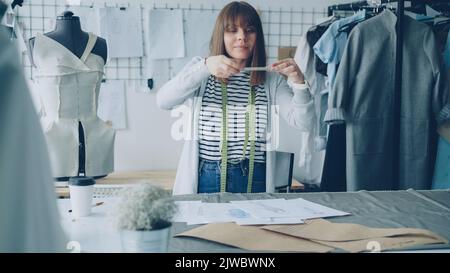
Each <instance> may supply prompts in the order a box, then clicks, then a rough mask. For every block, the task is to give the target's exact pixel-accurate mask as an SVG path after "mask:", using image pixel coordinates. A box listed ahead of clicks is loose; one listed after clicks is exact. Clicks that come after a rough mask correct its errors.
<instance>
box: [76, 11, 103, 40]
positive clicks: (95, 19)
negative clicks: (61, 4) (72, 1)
mask: <svg viewBox="0 0 450 273" xmlns="http://www.w3.org/2000/svg"><path fill="white" fill-rule="evenodd" d="M69 10H70V11H71V12H73V15H74V16H78V17H80V24H81V29H82V30H83V31H86V32H92V33H94V34H95V35H99V34H100V28H99V11H98V9H97V8H94V7H92V8H91V7H69Z"/></svg>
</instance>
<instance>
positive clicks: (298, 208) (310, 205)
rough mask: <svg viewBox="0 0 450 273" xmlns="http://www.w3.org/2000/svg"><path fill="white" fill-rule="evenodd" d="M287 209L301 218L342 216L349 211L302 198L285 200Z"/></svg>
mask: <svg viewBox="0 0 450 273" xmlns="http://www.w3.org/2000/svg"><path fill="white" fill-rule="evenodd" d="M286 204H287V207H286V208H287V209H289V210H290V211H291V213H292V214H295V215H296V216H297V217H299V218H301V219H314V218H325V217H333V216H344V215H349V214H350V213H348V212H344V211H340V210H336V209H333V208H329V207H326V206H323V205H320V204H317V203H314V202H310V201H307V200H305V199H303V198H297V199H289V200H286Z"/></svg>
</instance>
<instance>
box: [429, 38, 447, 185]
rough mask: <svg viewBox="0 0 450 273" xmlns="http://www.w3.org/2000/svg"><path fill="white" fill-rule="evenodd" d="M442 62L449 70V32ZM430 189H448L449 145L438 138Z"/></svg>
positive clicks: (441, 138)
mask: <svg viewBox="0 0 450 273" xmlns="http://www.w3.org/2000/svg"><path fill="white" fill-rule="evenodd" d="M444 61H445V65H446V67H447V69H450V32H449V34H448V36H447V44H446V46H445V49H444ZM431 188H432V189H450V143H449V142H448V141H447V140H446V139H444V138H443V137H439V143H438V148H437V154H436V163H435V166H434V177H433V184H432V186H431Z"/></svg>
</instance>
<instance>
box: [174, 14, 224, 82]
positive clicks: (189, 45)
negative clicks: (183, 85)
mask: <svg viewBox="0 0 450 273" xmlns="http://www.w3.org/2000/svg"><path fill="white" fill-rule="evenodd" d="M218 14H219V12H218V11H211V10H185V11H184V22H185V23H184V30H185V47H186V57H185V58H182V59H174V60H171V68H172V69H171V73H172V74H171V75H170V77H171V78H172V77H174V76H175V75H176V74H177V73H178V72H179V71H180V70H181V69H182V68H183V67H184V66H185V65H186V64H187V63H188V62H189V61H190V60H191V59H192V58H193V57H195V56H202V57H205V56H207V55H208V53H209V41H210V39H211V34H212V32H213V29H214V24H215V23H216V18H217V16H218Z"/></svg>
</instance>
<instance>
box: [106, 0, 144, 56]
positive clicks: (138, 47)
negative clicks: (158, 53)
mask: <svg viewBox="0 0 450 273" xmlns="http://www.w3.org/2000/svg"><path fill="white" fill-rule="evenodd" d="M99 14H100V35H101V36H102V37H103V38H105V39H106V40H107V42H108V52H109V54H108V55H109V56H110V57H111V58H128V57H142V56H143V55H144V49H143V45H142V44H143V37H142V22H141V21H142V20H141V10H140V8H126V9H124V10H121V9H119V8H101V9H100V10H99Z"/></svg>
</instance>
